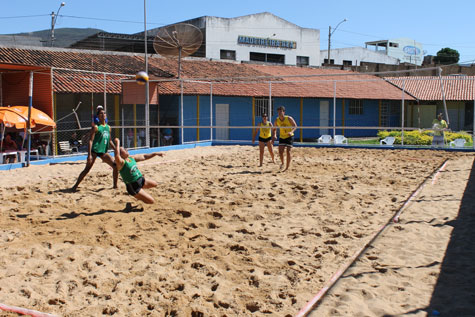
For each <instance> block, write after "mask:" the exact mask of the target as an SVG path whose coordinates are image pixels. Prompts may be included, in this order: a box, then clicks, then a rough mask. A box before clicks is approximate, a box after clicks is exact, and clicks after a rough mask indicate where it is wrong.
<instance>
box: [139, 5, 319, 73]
mask: <svg viewBox="0 0 475 317" xmlns="http://www.w3.org/2000/svg"><path fill="white" fill-rule="evenodd" d="M181 23H188V24H192V25H194V26H196V27H198V28H199V29H200V30H201V31H202V33H203V44H202V46H201V48H200V49H198V51H197V52H196V53H195V54H194V55H192V56H196V57H206V58H209V59H212V60H235V61H244V62H253V61H255V62H267V63H275V64H285V65H298V66H319V65H320V31H319V30H316V29H309V28H302V27H299V26H298V25H295V24H293V23H290V22H288V21H286V20H284V19H282V18H279V17H277V16H275V15H273V14H272V13H268V12H264V13H257V14H251V15H246V16H242V17H236V18H220V17H210V16H204V17H200V18H196V19H191V20H187V21H183V22H181ZM166 27H167V26H165V27H164V28H166ZM159 29H161V28H157V29H153V30H150V31H149V32H148V35H149V36H150V35H154V34H156V33H157V32H158V30H159Z"/></svg>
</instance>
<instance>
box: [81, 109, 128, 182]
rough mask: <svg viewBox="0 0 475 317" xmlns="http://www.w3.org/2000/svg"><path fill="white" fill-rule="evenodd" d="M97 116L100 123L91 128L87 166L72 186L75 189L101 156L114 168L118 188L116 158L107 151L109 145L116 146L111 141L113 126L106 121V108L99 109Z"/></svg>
mask: <svg viewBox="0 0 475 317" xmlns="http://www.w3.org/2000/svg"><path fill="white" fill-rule="evenodd" d="M97 117H98V118H99V123H98V124H94V125H93V126H92V128H91V132H90V134H91V137H90V139H89V143H88V147H87V151H88V153H87V161H86V167H85V168H84V170H83V171H82V172H81V174H79V177H78V179H77V181H76V184H74V186H73V187H72V190H73V191H76V190H77V189H78V186H79V184H80V183H81V182H82V180H83V179H84V177H86V175H87V173H89V171H90V170H91V168H92V166H93V165H94V162H96V158H97V157H98V156H99V157H100V158H101V159H102V161H103V162H105V163H107V164H108V165H109V166H110V167H112V170H113V178H114V185H113V186H114V188H117V179H118V178H119V174H118V171H117V168H116V166H115V163H114V159H113V158H112V156H110V155H109V153H107V150H108V149H109V145H111V146H112V148H114V143H112V141H111V127H110V126H109V125H108V124H107V123H106V118H107V116H106V112H105V111H104V109H102V108H101V109H98V111H97Z"/></svg>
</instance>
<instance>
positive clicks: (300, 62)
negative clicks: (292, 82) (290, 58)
mask: <svg viewBox="0 0 475 317" xmlns="http://www.w3.org/2000/svg"><path fill="white" fill-rule="evenodd" d="M308 64H309V62H308V56H297V66H308Z"/></svg>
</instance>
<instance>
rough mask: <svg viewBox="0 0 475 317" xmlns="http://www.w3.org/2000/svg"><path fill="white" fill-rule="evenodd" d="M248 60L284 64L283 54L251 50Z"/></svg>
mask: <svg viewBox="0 0 475 317" xmlns="http://www.w3.org/2000/svg"><path fill="white" fill-rule="evenodd" d="M249 60H251V61H256V62H267V63H276V64H285V55H280V54H267V53H256V52H251V53H250V54H249Z"/></svg>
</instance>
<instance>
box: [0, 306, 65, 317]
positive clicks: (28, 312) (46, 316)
mask: <svg viewBox="0 0 475 317" xmlns="http://www.w3.org/2000/svg"><path fill="white" fill-rule="evenodd" d="M0 309H1V310H4V311H7V312H13V313H18V314H21V315H29V316H33V317H56V315H51V314H48V313H42V312H39V311H36V310H32V309H26V308H21V307H17V306H9V305H5V304H2V303H0Z"/></svg>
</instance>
